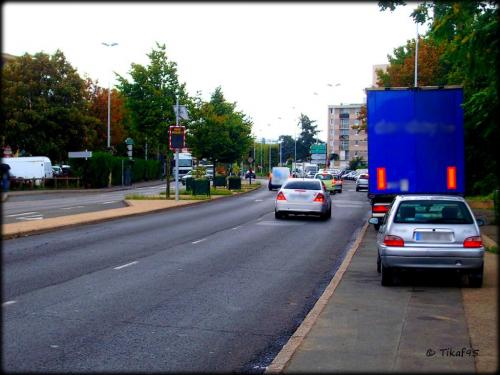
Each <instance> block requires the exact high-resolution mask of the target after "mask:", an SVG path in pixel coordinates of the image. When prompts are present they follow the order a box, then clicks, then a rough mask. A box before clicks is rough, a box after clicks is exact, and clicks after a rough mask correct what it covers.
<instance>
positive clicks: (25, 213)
mask: <svg viewBox="0 0 500 375" xmlns="http://www.w3.org/2000/svg"><path fill="white" fill-rule="evenodd" d="M31 214H38V212H24V213H22V214H12V215H7V217H15V216H24V215H31Z"/></svg>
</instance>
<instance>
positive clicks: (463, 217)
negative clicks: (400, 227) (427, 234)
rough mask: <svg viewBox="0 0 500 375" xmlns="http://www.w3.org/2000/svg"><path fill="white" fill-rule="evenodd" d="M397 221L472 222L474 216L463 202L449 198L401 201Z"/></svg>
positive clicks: (430, 222) (432, 222)
mask: <svg viewBox="0 0 500 375" xmlns="http://www.w3.org/2000/svg"><path fill="white" fill-rule="evenodd" d="M394 222H395V223H419V224H472V223H473V222H474V221H473V218H472V216H471V214H470V212H469V210H468V209H467V207H466V206H465V204H464V203H463V202H453V201H447V200H435V201H429V200H425V201H417V200H415V201H406V202H401V203H400V205H399V207H398V210H397V212H396V216H395V218H394Z"/></svg>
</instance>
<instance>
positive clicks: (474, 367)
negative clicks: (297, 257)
mask: <svg viewBox="0 0 500 375" xmlns="http://www.w3.org/2000/svg"><path fill="white" fill-rule="evenodd" d="M375 239H376V232H375V231H374V230H373V228H372V227H371V226H370V227H368V228H367V230H366V232H365V235H364V236H363V237H362V239H361V240H360V244H359V247H358V248H357V250H356V249H352V251H351V252H350V253H349V254H348V255H347V256H346V261H345V264H344V263H343V264H342V266H341V267H340V269H339V271H338V273H343V275H342V276H341V280H335V278H334V280H332V283H331V284H330V285H329V286H328V287H327V289H326V290H325V293H324V295H323V296H322V297H321V298H320V300H319V301H318V303H317V305H316V306H315V307H314V308H313V310H311V312H310V313H309V315H308V316H307V317H306V319H305V320H304V322H303V323H302V325H301V326H300V327H299V329H298V330H297V331H296V332H295V333H294V335H293V336H292V337H291V339H290V340H289V342H288V343H287V344H286V345H285V347H284V348H283V349H282V351H281V352H280V353H279V354H278V356H277V357H276V358H275V359H274V361H273V363H272V364H271V365H270V366H269V367H268V368H267V371H266V372H268V373H273V372H287V373H288V372H290V373H294V372H475V371H478V372H494V371H496V370H497V367H498V346H497V337H498V335H497V332H498V329H497V328H498V327H497V316H498V313H497V303H496V300H497V298H496V297H497V292H498V286H497V255H496V254H491V253H486V255H485V282H484V286H483V288H480V289H473V288H460V287H459V286H457V284H456V283H452V282H449V283H444V284H443V283H440V282H437V283H436V282H430V283H429V282H427V283H426V282H425V280H424V281H423V282H422V281H418V280H421V279H418V276H417V277H415V279H412V281H410V282H406V283H405V282H403V283H402V285H400V286H394V287H389V288H388V287H382V286H381V285H380V275H379V274H378V273H377V271H376V251H377V250H376V247H375ZM351 255H352V259H351V261H350V262H349V257H350V256H351ZM344 269H345V270H344ZM414 281H415V282H414ZM325 295H326V298H324V296H325ZM322 299H323V301H322ZM318 306H319V308H317V307H318ZM474 354H477V356H474Z"/></svg>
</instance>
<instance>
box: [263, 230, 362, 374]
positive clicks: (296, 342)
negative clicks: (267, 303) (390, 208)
mask: <svg viewBox="0 0 500 375" xmlns="http://www.w3.org/2000/svg"><path fill="white" fill-rule="evenodd" d="M368 225H369V224H368V222H366V223H365V225H364V226H363V228H362V229H361V231H360V234H359V236H358V238H357V239H356V241H355V242H354V244H353V245H352V247H351V248H350V249H349V251H348V253H347V255H346V257H345V259H344V261H343V262H342V264H341V265H340V267H339V269H338V271H337V272H336V273H335V276H334V277H333V279H332V281H330V284H328V286H327V287H326V289H325V291H324V292H323V294H322V295H321V297H320V298H319V299H318V301H317V302H316V304H315V305H314V307H313V308H312V310H311V311H309V314H307V316H306V318H305V319H304V321H303V322H302V324H301V325H300V326H299V328H297V330H296V331H295V333H294V334H293V335H292V337H290V339H289V340H288V342H287V343H286V344H285V346H283V348H282V349H281V351H280V352H279V353H278V355H277V356H276V358H274V360H273V361H272V363H271V364H270V365H269V366H267V367H266V370H265V373H269V374H272V373H281V372H283V371H284V370H285V368H286V366H287V365H288V363H289V362H290V360H291V359H292V356H293V355H294V353H295V351H296V350H297V348H298V347H299V346H300V345H301V344H302V342H303V341H304V339H305V338H306V336H307V335H308V333H309V331H310V330H311V328H312V327H313V325H314V324H315V323H316V321H317V320H318V318H319V316H320V314H321V312H322V311H323V309H324V308H325V307H326V305H327V304H328V302H329V301H330V299H331V298H332V296H333V293H334V292H335V289H336V288H337V286H338V285H339V283H340V281H341V280H342V276H343V275H344V272H345V271H346V270H347V267H348V266H349V264H350V263H351V260H352V257H353V256H354V254H355V253H356V250H357V249H358V247H359V245H360V244H361V241H362V240H363V237H364V236H365V232H366V229H367V228H368Z"/></svg>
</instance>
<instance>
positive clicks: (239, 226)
mask: <svg viewBox="0 0 500 375" xmlns="http://www.w3.org/2000/svg"><path fill="white" fill-rule="evenodd" d="M238 228H241V225H238V226H237V227H234V228H231V230H235V229H238Z"/></svg>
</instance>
